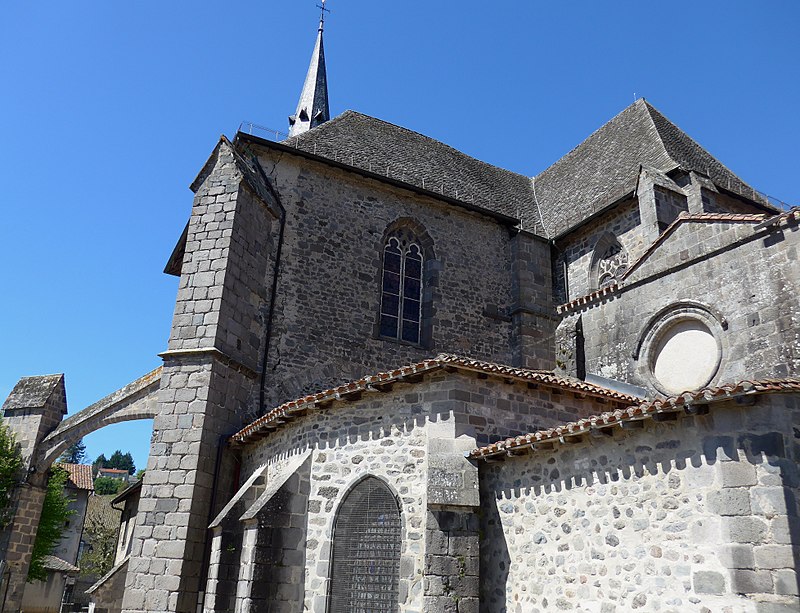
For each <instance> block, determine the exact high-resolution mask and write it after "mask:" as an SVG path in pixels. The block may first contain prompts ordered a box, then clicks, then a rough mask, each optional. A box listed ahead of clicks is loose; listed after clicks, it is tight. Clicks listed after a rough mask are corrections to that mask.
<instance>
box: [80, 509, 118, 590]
mask: <svg viewBox="0 0 800 613" xmlns="http://www.w3.org/2000/svg"><path fill="white" fill-rule="evenodd" d="M119 516H120V513H119V511H117V510H116V509H114V508H113V507H112V506H111V503H110V501H109V499H108V498H104V497H103V496H92V497H91V498H90V500H89V508H88V509H87V511H86V522H85V523H84V525H83V539H84V541H85V542H86V544H87V547H86V549H84V552H83V554H82V555H81V558H80V560H79V562H78V566H80V569H81V575H82V576H84V577H87V576H88V577H91V576H94V577H99V576H102V575H105V574H106V573H107V572H108V571H110V570H111V568H112V567H113V566H114V556H115V554H116V551H117V531H118V530H119Z"/></svg>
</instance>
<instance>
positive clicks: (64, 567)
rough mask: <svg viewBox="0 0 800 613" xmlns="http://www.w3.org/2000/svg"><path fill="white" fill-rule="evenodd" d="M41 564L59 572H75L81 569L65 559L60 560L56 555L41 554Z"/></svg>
mask: <svg viewBox="0 0 800 613" xmlns="http://www.w3.org/2000/svg"><path fill="white" fill-rule="evenodd" d="M42 566H43V567H44V568H46V569H47V570H53V571H56V572H61V573H77V572H79V571H80V570H81V569H80V568H78V567H77V566H73V565H72V564H70V563H69V562H67V561H66V560H62V559H61V558H57V557H56V556H43V557H42Z"/></svg>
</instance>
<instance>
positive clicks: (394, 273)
mask: <svg viewBox="0 0 800 613" xmlns="http://www.w3.org/2000/svg"><path fill="white" fill-rule="evenodd" d="M422 268H423V251H422V248H421V247H420V245H419V243H418V241H417V240H416V238H415V237H414V235H413V234H411V233H410V232H409V231H408V230H406V229H400V230H398V231H395V232H393V233H392V234H390V235H389V237H388V238H387V240H386V243H385V246H384V249H383V276H382V287H381V319H380V335H381V336H382V337H383V338H392V339H396V340H399V341H406V342H408V343H415V344H419V343H420V340H421V333H422V330H421V323H422Z"/></svg>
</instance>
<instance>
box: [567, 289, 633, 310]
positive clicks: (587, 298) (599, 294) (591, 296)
mask: <svg viewBox="0 0 800 613" xmlns="http://www.w3.org/2000/svg"><path fill="white" fill-rule="evenodd" d="M618 289H619V285H618V284H616V283H614V284H613V285H609V286H608V287H603V288H600V289H598V290H595V291H593V292H590V293H588V294H585V295H583V296H579V297H578V298H575V299H574V300H570V301H569V302H565V303H564V304H561V305H559V306H557V307H556V312H557V313H565V312H567V311H571V310H572V309H574V308H576V307H579V306H583V305H584V304H589V303H590V302H594V301H595V300H598V299H600V298H604V297H605V296H610V295H611V294H615V293H616V292H617V290H618Z"/></svg>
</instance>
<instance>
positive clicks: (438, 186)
mask: <svg viewBox="0 0 800 613" xmlns="http://www.w3.org/2000/svg"><path fill="white" fill-rule="evenodd" d="M239 132H242V133H244V134H250V135H253V136H258V137H260V138H264V139H266V140H270V141H275V142H280V141H285V140H286V139H288V138H289V135H288V134H286V133H285V132H281V131H280V130H274V129H272V128H268V127H266V126H260V125H258V124H256V123H253V122H250V121H243V122H242V123H241V124H239ZM283 144H284V145H287V146H289V147H294V148H295V149H298V150H301V151H305V152H306V153H312V154H314V155H318V156H320V157H324V158H327V159H329V160H333V161H334V162H339V163H340V164H347V165H349V166H352V167H353V168H359V169H361V170H366V171H368V172H371V173H373V174H377V175H380V176H382V177H386V178H388V179H394V180H395V181H400V182H402V183H407V184H409V185H413V186H415V187H419V188H422V189H423V190H426V191H429V192H433V193H436V194H441V195H442V196H445V197H447V198H452V199H453V200H458V201H459V202H464V203H469V204H472V205H474V206H477V207H481V208H485V209H488V210H494V209H495V208H496V202H495V200H493V199H492V198H489V197H485V196H484V197H482V196H481V195H480V194H476V193H475V192H473V191H469V190H466V189H462V188H460V187H453V186H452V185H448V184H447V183H445V182H444V181H441V180H440V179H432V178H431V177H430V176H425V175H422V174H406V172H405V171H404V170H403V169H398V170H395V168H393V167H392V164H391V163H378V162H376V161H375V160H373V159H371V158H368V157H364V156H363V152H361V151H357V150H352V149H331V148H328V147H320V146H319V145H318V144H317V143H316V142H314V143H313V145H312V144H311V143H308V144H306V143H304V142H303V141H301V140H299V139H294V140H293V141H291V142H283ZM508 204H509V205H510V206H509V209H508V210H513V211H514V216H515V217H516V218H517V219H519V218H520V216H521V214H522V211H523V210H525V208H526V207H528V206H530V203H525V202H523V201H522V200H519V201H516V202H510V203H508ZM512 207H513V208H512Z"/></svg>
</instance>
